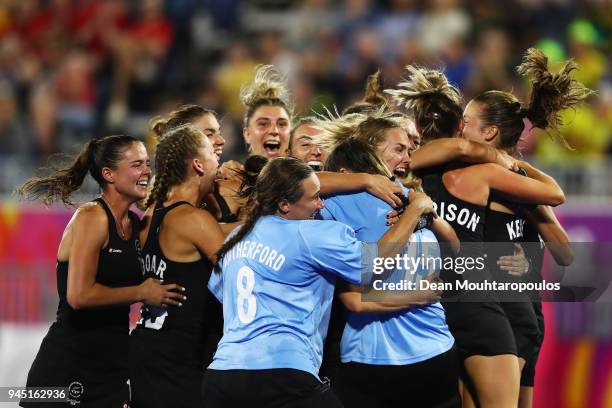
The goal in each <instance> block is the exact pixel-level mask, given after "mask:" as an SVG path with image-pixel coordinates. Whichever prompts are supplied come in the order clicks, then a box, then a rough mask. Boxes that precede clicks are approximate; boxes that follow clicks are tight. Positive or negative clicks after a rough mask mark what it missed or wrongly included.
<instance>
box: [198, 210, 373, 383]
mask: <svg viewBox="0 0 612 408" xmlns="http://www.w3.org/2000/svg"><path fill="white" fill-rule="evenodd" d="M363 245H364V244H363V243H361V242H360V241H358V240H357V238H355V233H354V232H353V230H352V229H351V228H349V227H347V226H346V225H344V224H341V223H339V222H325V221H318V220H288V219H285V218H283V217H281V216H278V215H266V216H263V217H261V218H260V219H259V220H258V221H257V224H256V225H255V227H254V228H253V230H252V231H251V232H250V233H249V234H248V235H246V236H245V237H244V239H243V240H241V241H240V242H239V243H238V244H236V245H235V246H234V247H233V248H232V249H231V250H230V251H229V252H227V253H226V254H225V257H224V258H223V262H222V264H221V268H222V271H223V273H222V274H218V273H213V274H212V276H211V278H210V281H209V284H208V287H209V289H210V290H211V291H212V293H213V294H214V295H215V296H216V297H217V298H218V299H219V301H221V302H222V303H223V318H224V330H223V331H224V335H223V338H222V339H221V342H220V343H219V347H218V349H217V352H216V353H215V358H214V361H213V363H212V364H211V365H210V368H212V369H218V370H229V369H266V368H295V369H298V370H303V371H307V372H309V373H311V374H313V375H317V372H318V370H319V366H320V364H321V349H322V342H323V339H324V338H325V335H326V332H327V325H328V323H329V311H330V305H331V301H332V298H333V293H334V284H335V281H336V276H340V277H341V278H343V279H345V280H346V281H348V282H351V283H354V284H359V283H360V279H361V269H362V248H363Z"/></svg>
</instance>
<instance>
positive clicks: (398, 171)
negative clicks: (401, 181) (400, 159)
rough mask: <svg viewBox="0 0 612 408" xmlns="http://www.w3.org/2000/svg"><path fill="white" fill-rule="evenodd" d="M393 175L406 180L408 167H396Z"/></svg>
mask: <svg viewBox="0 0 612 408" xmlns="http://www.w3.org/2000/svg"><path fill="white" fill-rule="evenodd" d="M393 174H394V175H395V177H398V178H404V177H406V176H407V175H408V168H406V167H396V168H395V169H394V170H393Z"/></svg>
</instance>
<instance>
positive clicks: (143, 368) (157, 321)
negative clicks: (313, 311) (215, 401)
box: [130, 201, 221, 408]
mask: <svg viewBox="0 0 612 408" xmlns="http://www.w3.org/2000/svg"><path fill="white" fill-rule="evenodd" d="M181 205H191V204H190V203H188V202H185V201H179V202H177V203H174V204H172V205H169V206H168V207H163V206H162V205H161V204H158V205H156V207H155V209H154V211H153V216H152V219H151V224H150V226H149V232H148V235H147V239H146V242H145V243H144V247H143V249H142V258H143V261H144V270H145V277H146V278H155V279H160V280H163V283H164V285H167V284H172V283H175V284H178V285H180V286H182V287H184V288H185V296H186V297H187V299H186V300H184V301H182V306H173V305H169V306H168V307H167V308H166V307H155V306H145V307H143V308H142V319H141V320H140V321H139V322H138V325H137V327H136V329H134V331H133V332H132V352H131V355H130V381H131V384H132V400H133V403H134V406H137V407H141V406H142V407H151V408H155V407H166V406H176V407H183V406H184V407H191V406H201V404H202V403H201V395H200V394H201V393H200V386H201V382H202V379H203V375H204V369H205V368H206V365H207V363H209V362H210V361H206V360H211V359H212V355H211V356H207V355H206V351H207V350H208V348H207V346H206V343H207V337H208V335H209V332H210V325H211V321H214V320H215V319H220V317H218V316H216V315H215V314H217V313H218V314H219V316H220V315H221V308H220V305H219V307H216V308H215V303H218V302H217V300H216V299H214V298H213V296H212V294H211V293H210V291H209V290H208V289H207V284H208V279H209V278H210V274H211V271H212V264H211V262H210V261H209V260H208V258H207V257H206V256H205V255H204V254H201V259H199V260H197V261H193V262H176V261H173V260H171V259H169V258H168V257H167V256H166V255H165V254H164V252H163V251H162V248H161V246H160V244H159V233H160V229H161V225H162V222H163V219H164V217H165V216H166V214H168V213H169V212H170V211H172V210H173V209H175V208H177V207H179V206H181ZM219 338H220V333H219ZM217 340H218V339H217ZM215 346H216V344H215ZM215 348H216V347H215ZM169 378H171V379H172V381H169V380H168V379H169Z"/></svg>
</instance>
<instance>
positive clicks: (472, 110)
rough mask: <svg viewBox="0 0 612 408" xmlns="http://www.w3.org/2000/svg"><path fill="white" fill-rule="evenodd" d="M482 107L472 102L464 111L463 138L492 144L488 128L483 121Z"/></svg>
mask: <svg viewBox="0 0 612 408" xmlns="http://www.w3.org/2000/svg"><path fill="white" fill-rule="evenodd" d="M481 113H482V106H481V104H480V103H478V102H475V101H470V103H468V104H467V106H466V107H465V110H464V111H463V132H462V134H461V137H463V138H465V139H468V140H472V141H474V142H480V143H490V142H491V140H489V138H488V135H489V132H488V129H487V127H485V126H483V123H482V120H481V118H480V117H481V116H480V115H481Z"/></svg>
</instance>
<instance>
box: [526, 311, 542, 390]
mask: <svg viewBox="0 0 612 408" xmlns="http://www.w3.org/2000/svg"><path fill="white" fill-rule="evenodd" d="M531 305H532V307H533V311H534V313H535V315H536V319H537V322H538V336H537V340H536V342H535V345H534V350H533V353H532V354H531V358H529V359H527V360H526V361H525V366H524V367H523V372H522V373H521V386H523V387H533V385H534V384H535V371H536V364H537V362H538V356H539V355H540V350H541V349H542V343H544V332H545V325H544V314H543V313H542V303H541V302H539V301H538V302H533V303H531Z"/></svg>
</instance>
